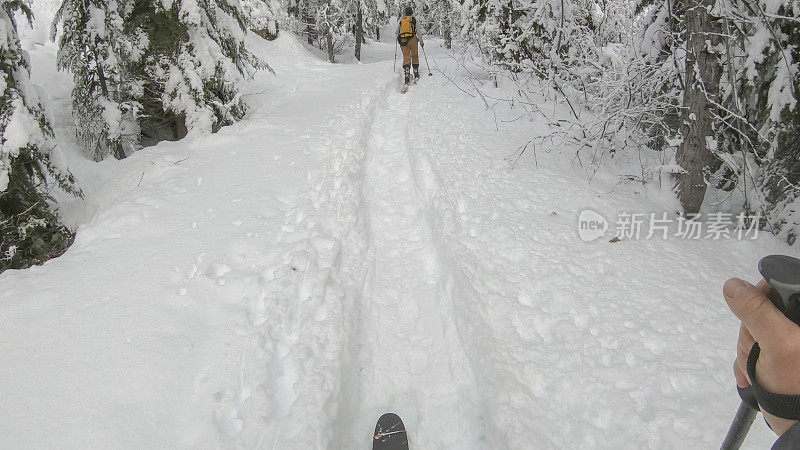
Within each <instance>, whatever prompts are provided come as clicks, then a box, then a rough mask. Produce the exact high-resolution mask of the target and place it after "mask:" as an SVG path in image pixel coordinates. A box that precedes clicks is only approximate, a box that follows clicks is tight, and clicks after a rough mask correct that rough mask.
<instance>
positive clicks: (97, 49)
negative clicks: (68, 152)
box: [53, 0, 140, 160]
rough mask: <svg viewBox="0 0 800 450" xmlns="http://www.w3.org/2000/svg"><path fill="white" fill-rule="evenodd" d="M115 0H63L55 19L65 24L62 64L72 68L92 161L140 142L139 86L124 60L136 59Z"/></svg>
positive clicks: (82, 135)
mask: <svg viewBox="0 0 800 450" xmlns="http://www.w3.org/2000/svg"><path fill="white" fill-rule="evenodd" d="M122 15H123V12H122V11H120V10H119V4H118V2H117V1H116V0H64V1H63V3H62V4H61V8H59V10H58V12H57V13H56V17H55V20H54V21H53V38H55V37H56V31H57V29H58V26H59V25H61V34H60V39H59V51H58V67H59V69H62V70H66V71H68V72H71V73H72V75H73V80H74V87H73V89H72V111H73V117H74V119H75V127H76V131H77V135H78V138H79V140H80V141H81V142H82V143H83V145H84V148H85V151H86V154H87V156H89V157H90V158H92V159H94V160H101V159H104V158H106V157H107V156H108V155H109V154H111V155H113V156H114V157H116V158H117V159H122V158H124V157H125V156H126V155H129V154H130V153H132V152H133V151H134V150H135V149H136V147H137V146H138V140H139V127H138V123H137V114H138V110H139V108H140V107H139V104H138V102H136V101H135V100H134V98H133V95H134V94H135V93H136V92H137V91H138V89H137V86H136V84H135V83H132V82H131V80H130V75H129V74H128V73H126V69H125V67H124V64H123V62H124V61H130V60H131V59H135V57H136V55H135V54H131V52H130V51H129V49H130V48H131V45H130V43H129V42H128V37H127V36H126V35H125V33H124V32H123V17H122Z"/></svg>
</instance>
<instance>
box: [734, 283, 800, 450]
mask: <svg viewBox="0 0 800 450" xmlns="http://www.w3.org/2000/svg"><path fill="white" fill-rule="evenodd" d="M769 291H770V288H769V285H768V284H767V283H766V281H763V280H762V281H761V282H760V283H759V284H758V286H753V285H752V284H750V283H747V282H745V281H742V280H739V279H737V278H733V279H730V280H728V281H727V282H726V283H725V286H724V287H723V288H722V293H723V294H724V296H725V301H726V302H727V303H728V307H729V308H730V309H731V311H733V313H734V314H735V315H736V317H738V318H739V320H741V321H742V324H741V327H740V328H739V340H738V342H737V346H736V349H737V352H736V362H735V363H734V365H733V373H734V376H735V377H736V385H737V386H739V387H740V388H744V387H747V386H750V379H749V377H748V375H747V356H748V354H749V352H750V348H751V347H753V343H754V342H756V341H757V342H758V345H759V347H761V354H760V355H759V357H758V360H757V362H756V373H757V375H758V378H757V381H758V384H759V385H760V386H761V387H763V388H764V389H766V390H767V391H769V392H774V393H778V394H790V395H798V394H800V327H798V326H797V325H795V324H794V323H793V322H792V321H791V320H789V319H788V318H786V316H784V315H783V314H782V313H781V312H780V311H779V310H778V308H776V307H775V305H773V304H772V303H771V302H770V301H769V299H768V298H767V295H768V294H769ZM762 413H763V414H764V419H766V421H767V423H769V426H770V427H771V428H772V430H773V431H774V432H775V433H776V434H778V435H779V436H781V435H783V434H784V433H785V432H787V430H789V429H792V432H791V434H787V440H791V443H792V444H794V445H797V444H798V443H800V441H797V440H796V439H797V438H798V437H800V430H799V429H797V427H796V426H795V425H796V424H797V423H798V422H797V421H796V420H789V419H783V418H780V417H776V416H774V415H772V414H770V413H768V412H766V411H763V410H762ZM780 441H781V440H779V441H778V443H780ZM776 445H777V443H776ZM795 448H796V447H795Z"/></svg>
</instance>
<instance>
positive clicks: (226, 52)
mask: <svg viewBox="0 0 800 450" xmlns="http://www.w3.org/2000/svg"><path fill="white" fill-rule="evenodd" d="M132 1H133V5H132V7H131V9H130V12H129V13H128V14H127V17H126V20H125V26H126V31H127V33H128V35H129V38H130V39H131V42H132V44H133V46H134V48H137V49H143V55H142V57H141V58H139V59H136V60H133V61H131V62H132V64H133V66H134V67H132V68H131V72H132V74H134V75H135V76H136V77H137V79H138V80H139V82H140V83H141V85H142V97H141V98H140V99H138V100H139V102H140V103H141V105H142V115H141V116H140V118H141V119H140V126H141V127H142V132H143V134H144V135H145V136H143V137H144V138H145V139H147V140H150V141H158V140H161V139H180V138H182V137H183V136H184V135H186V134H187V133H207V132H216V131H217V130H218V129H219V128H220V127H222V126H224V125H229V124H232V123H234V122H235V121H237V120H239V119H241V118H242V117H243V116H244V113H245V105H244V102H243V101H242V98H241V95H240V94H239V90H238V86H239V85H240V84H241V82H242V80H243V78H244V77H247V76H252V74H253V73H254V72H255V70H257V69H259V68H268V66H267V65H266V63H265V62H263V61H262V60H260V59H259V58H258V57H256V56H255V55H254V54H252V53H251V52H250V51H249V50H248V49H247V48H246V47H245V44H244V36H245V33H246V31H247V20H246V16H245V14H244V13H243V11H242V9H241V8H242V7H241V5H240V3H239V2H238V1H235V0H163V1H160V2H151V1H149V0H132Z"/></svg>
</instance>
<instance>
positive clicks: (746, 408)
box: [720, 401, 758, 450]
mask: <svg viewBox="0 0 800 450" xmlns="http://www.w3.org/2000/svg"><path fill="white" fill-rule="evenodd" d="M756 414H758V411H756V410H755V409H753V408H751V407H750V405H748V404H747V403H745V402H744V401H743V402H742V403H740V404H739V409H738V410H737V411H736V416H735V417H734V418H733V422H731V427H730V428H729V429H728V435H727V436H725V441H724V442H722V446H721V447H720V449H721V450H739V448H740V447H741V446H742V443H743V442H744V438H745V437H747V432H748V431H750V427H751V426H752V425H753V421H754V420H755V419H756Z"/></svg>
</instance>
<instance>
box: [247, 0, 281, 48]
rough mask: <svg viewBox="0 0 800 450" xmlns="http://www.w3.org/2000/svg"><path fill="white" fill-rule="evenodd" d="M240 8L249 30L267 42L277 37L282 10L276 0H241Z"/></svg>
mask: <svg viewBox="0 0 800 450" xmlns="http://www.w3.org/2000/svg"><path fill="white" fill-rule="evenodd" d="M242 7H243V9H244V13H245V15H246V17H247V21H248V24H249V27H250V29H251V30H253V31H254V32H255V33H256V34H258V35H259V36H261V37H263V38H264V39H267V40H273V39H275V38H276V37H278V23H279V16H280V15H281V12H282V8H281V4H280V2H279V1H278V0H242Z"/></svg>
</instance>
